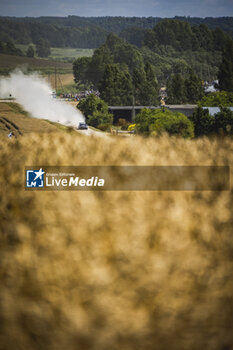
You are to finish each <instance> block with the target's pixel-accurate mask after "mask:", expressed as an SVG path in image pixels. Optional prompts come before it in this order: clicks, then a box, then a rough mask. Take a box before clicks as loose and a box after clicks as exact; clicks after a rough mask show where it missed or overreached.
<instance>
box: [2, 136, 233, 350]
mask: <svg viewBox="0 0 233 350" xmlns="http://www.w3.org/2000/svg"><path fill="white" fill-rule="evenodd" d="M0 149H1V152H0V165H1V166H0V199H1V200H0V222H1V225H0V277H1V284H0V314H1V327H0V339H1V348H2V349H4V350H12V349H24V350H29V349H30V350H34V349H35V350H44V349H51V350H60V349H69V350H77V349H80V350H84V349H85V350H109V349H111V350H119V349H124V350H135V349H143V350H154V349H159V350H167V349H169V350H180V349H182V350H200V349H205V350H220V349H221V350H223V349H224V350H226V349H232V347H233V336H232V326H231V325H232V315H233V299H232V291H233V280H232V270H233V260H232V256H233V255H232V254H233V241H232V225H233V220H232V207H233V195H232V193H233V192H228V191H225V192H172V191H171V192H114V191H113V192H104V193H100V192H69V191H67V192H65V191H61V192H43V193H38V192H34V191H24V190H23V189H24V186H25V184H24V181H25V180H24V176H23V174H24V166H25V165H32V166H33V165H36V166H38V165H42V164H47V165H103V164H105V165H120V164H129V165H139V164H141V165H176V164H177V165H216V164H221V165H224V164H229V165H231V166H233V141H232V139H220V140H218V139H216V140H209V139H198V140H195V141H185V140H183V139H175V138H168V137H162V138H160V139H152V138H148V139H141V138H140V137H132V138H127V139H119V138H117V139H115V138H98V139H96V138H94V137H82V136H80V137H75V138H74V137H73V136H70V135H65V134H60V135H56V134H54V135H53V137H52V138H49V139H48V136H47V135H45V134H42V135H29V136H25V137H22V138H18V139H17V140H13V139H12V140H9V141H8V142H6V140H5V139H4V140H0ZM231 175H232V174H231ZM116 176H117V174H116ZM119 181H120V179H119Z"/></svg>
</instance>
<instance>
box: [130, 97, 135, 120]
mask: <svg viewBox="0 0 233 350" xmlns="http://www.w3.org/2000/svg"><path fill="white" fill-rule="evenodd" d="M132 102H133V106H132V107H133V108H132V115H131V120H132V122H134V121H135V97H134V96H133V101H132Z"/></svg>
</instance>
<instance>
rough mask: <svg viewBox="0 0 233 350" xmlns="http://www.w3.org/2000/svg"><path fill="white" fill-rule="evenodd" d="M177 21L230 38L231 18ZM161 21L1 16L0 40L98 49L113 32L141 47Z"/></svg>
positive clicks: (232, 24) (190, 18)
mask: <svg viewBox="0 0 233 350" xmlns="http://www.w3.org/2000/svg"><path fill="white" fill-rule="evenodd" d="M176 19H179V20H180V21H182V22H187V23H188V24H190V25H192V26H194V27H197V26H200V25H201V24H204V25H206V26H207V27H208V28H209V29H215V28H217V27H219V28H220V29H222V30H224V31H226V32H228V34H229V35H231V36H233V17H219V18H204V19H203V18H192V17H176ZM161 21H163V19H162V18H159V17H148V18H146V17H142V18H141V17H78V16H68V17H38V18H30V17H26V18H17V17H0V40H2V41H5V42H6V41H13V42H15V43H16V44H30V43H34V44H35V43H36V42H37V41H38V40H39V39H44V40H48V41H49V43H50V46H52V47H79V48H97V47H99V46H100V45H101V44H103V43H104V41H105V40H106V38H107V35H108V34H109V33H110V32H113V33H116V34H119V36H120V37H122V38H124V39H126V40H127V41H129V42H130V43H131V44H134V45H137V46H139V47H140V46H142V43H143V40H144V36H145V33H146V31H147V30H151V29H153V28H154V26H155V25H156V24H158V23H159V22H161Z"/></svg>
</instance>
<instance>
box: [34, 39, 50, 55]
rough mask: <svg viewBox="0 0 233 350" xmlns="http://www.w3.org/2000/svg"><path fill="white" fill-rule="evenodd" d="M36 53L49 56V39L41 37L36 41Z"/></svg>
mask: <svg viewBox="0 0 233 350" xmlns="http://www.w3.org/2000/svg"><path fill="white" fill-rule="evenodd" d="M36 53H37V55H38V56H39V57H43V58H46V57H48V56H49V55H50V53H51V50H50V44H49V41H48V40H45V39H39V40H38V41H37V43H36Z"/></svg>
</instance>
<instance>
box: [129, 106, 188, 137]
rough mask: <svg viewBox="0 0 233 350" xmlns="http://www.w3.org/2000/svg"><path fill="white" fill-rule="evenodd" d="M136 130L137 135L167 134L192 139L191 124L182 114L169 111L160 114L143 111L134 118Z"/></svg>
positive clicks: (152, 111) (147, 110)
mask: <svg viewBox="0 0 233 350" xmlns="http://www.w3.org/2000/svg"><path fill="white" fill-rule="evenodd" d="M135 121H136V124H137V130H138V131H139V133H147V134H151V133H153V135H154V134H155V135H161V134H162V133H164V132H167V133H168V134H169V135H175V136H182V137H184V138H192V137H194V127H193V124H192V122H191V121H190V120H189V119H188V118H187V117H186V116H185V115H184V114H182V113H177V112H176V113H173V112H171V111H169V110H165V111H164V112H162V111H161V110H160V109H157V110H149V109H144V110H142V112H141V113H139V114H138V115H137V116H136V119H135Z"/></svg>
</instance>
